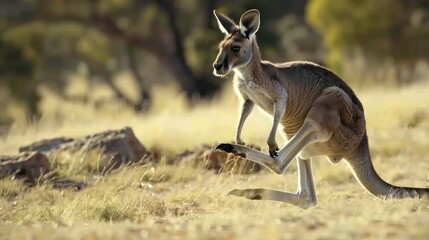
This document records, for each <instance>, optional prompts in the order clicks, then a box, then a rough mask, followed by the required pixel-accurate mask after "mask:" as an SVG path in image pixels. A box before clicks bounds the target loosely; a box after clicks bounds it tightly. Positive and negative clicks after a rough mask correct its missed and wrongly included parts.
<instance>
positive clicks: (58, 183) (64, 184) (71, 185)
mask: <svg viewBox="0 0 429 240" xmlns="http://www.w3.org/2000/svg"><path fill="white" fill-rule="evenodd" d="M51 183H52V187H53V188H60V189H64V188H68V189H74V190H77V191H79V190H82V189H84V188H87V187H88V184H87V183H86V182H82V181H74V180H70V179H53V180H51Z"/></svg>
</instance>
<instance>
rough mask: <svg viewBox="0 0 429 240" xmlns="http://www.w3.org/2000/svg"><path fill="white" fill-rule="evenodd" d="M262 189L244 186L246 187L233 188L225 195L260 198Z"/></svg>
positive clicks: (252, 198)
mask: <svg viewBox="0 0 429 240" xmlns="http://www.w3.org/2000/svg"><path fill="white" fill-rule="evenodd" d="M262 192H263V189H259V188H246V189H233V190H231V191H230V192H229V193H228V194H227V196H229V195H234V196H237V197H245V198H247V199H250V200H261V199H262Z"/></svg>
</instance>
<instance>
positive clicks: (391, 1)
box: [306, 0, 429, 70]
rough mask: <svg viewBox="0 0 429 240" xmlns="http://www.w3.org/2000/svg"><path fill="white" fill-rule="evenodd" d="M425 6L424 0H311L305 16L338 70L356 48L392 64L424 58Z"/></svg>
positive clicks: (427, 37) (427, 27) (428, 27)
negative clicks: (321, 38) (320, 36)
mask: <svg viewBox="0 0 429 240" xmlns="http://www.w3.org/2000/svg"><path fill="white" fill-rule="evenodd" d="M427 7H428V3H427V1H413V2H408V1H399V0H380V1H371V0H356V1H341V0H336V1H333V0H311V1H310V2H309V4H308V6H307V15H306V17H307V20H308V21H309V23H310V24H311V25H312V26H314V27H315V28H316V29H317V30H318V31H320V32H321V33H323V35H324V42H325V45H326V47H327V49H328V52H329V56H328V63H329V65H330V66H331V67H333V68H335V69H337V70H338V69H340V68H341V63H342V62H344V61H345V58H346V57H347V55H348V54H350V53H353V51H354V50H356V49H358V50H363V51H364V52H365V55H367V56H370V57H376V58H378V59H380V60H393V61H394V62H396V63H409V62H415V61H416V60H418V59H421V58H424V57H425V58H427V52H428V51H429V46H428V44H425V43H427V41H429V24H428V19H427V18H428V12H427V10H425V8H426V9H427Z"/></svg>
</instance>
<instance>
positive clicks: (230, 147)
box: [215, 143, 246, 158]
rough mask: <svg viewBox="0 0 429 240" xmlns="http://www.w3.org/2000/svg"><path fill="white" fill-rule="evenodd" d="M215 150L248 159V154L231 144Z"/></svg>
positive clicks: (225, 144)
mask: <svg viewBox="0 0 429 240" xmlns="http://www.w3.org/2000/svg"><path fill="white" fill-rule="evenodd" d="M215 150H221V151H224V152H227V153H232V154H234V155H237V156H240V157H243V158H245V157H246V154H245V153H244V152H242V151H240V146H237V145H234V144H230V143H221V144H219V145H218V146H217V147H216V148H215Z"/></svg>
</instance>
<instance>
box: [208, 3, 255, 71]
mask: <svg viewBox="0 0 429 240" xmlns="http://www.w3.org/2000/svg"><path fill="white" fill-rule="evenodd" d="M213 13H214V15H215V17H216V20H217V23H218V24H219V29H220V31H221V32H223V33H224V34H225V38H224V39H223V40H222V41H221V42H220V43H219V53H218V55H217V57H216V60H215V62H214V63H213V68H214V70H213V74H214V75H216V76H224V75H225V74H227V73H228V72H229V71H231V70H232V69H234V68H237V67H241V66H244V65H246V64H248V63H249V62H250V60H252V57H253V48H252V42H253V39H254V38H255V33H256V32H257V31H258V29H259V23H260V17H259V11H258V10H256V9H252V10H249V11H247V12H245V13H244V14H243V15H242V16H241V18H240V22H239V24H238V25H237V24H235V23H234V21H232V20H231V19H230V18H228V17H227V16H225V15H222V14H220V13H218V12H216V11H213Z"/></svg>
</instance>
